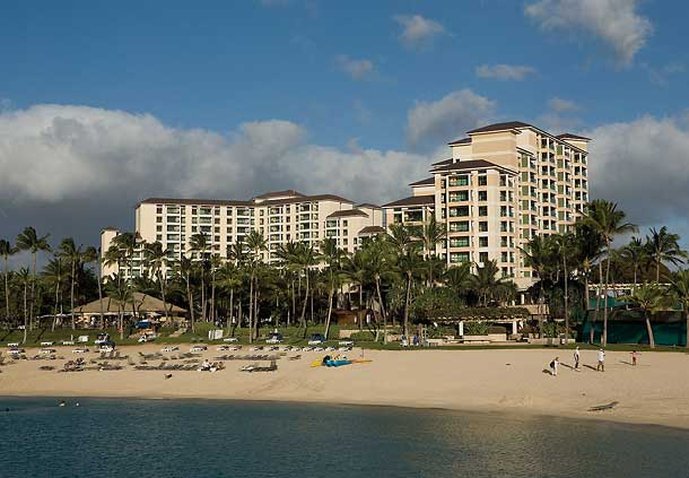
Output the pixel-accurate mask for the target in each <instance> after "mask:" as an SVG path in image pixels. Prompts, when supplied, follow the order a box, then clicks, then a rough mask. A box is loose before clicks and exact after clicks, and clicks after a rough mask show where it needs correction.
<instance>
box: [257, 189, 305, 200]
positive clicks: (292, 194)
mask: <svg viewBox="0 0 689 478" xmlns="http://www.w3.org/2000/svg"><path fill="white" fill-rule="evenodd" d="M295 196H301V197H304V196H305V195H304V194H302V193H300V192H299V191H295V190H294V189H285V190H284V191H271V192H267V193H265V194H261V195H259V196H255V197H254V199H273V198H282V197H295Z"/></svg>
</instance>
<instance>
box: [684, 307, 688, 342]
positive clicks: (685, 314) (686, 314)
mask: <svg viewBox="0 0 689 478" xmlns="http://www.w3.org/2000/svg"><path fill="white" fill-rule="evenodd" d="M684 309H685V311H684V318H685V322H686V328H687V330H686V331H685V332H686V334H687V342H686V343H685V344H684V346H685V347H686V348H688V349H689V309H687V306H686V305H685V306H684Z"/></svg>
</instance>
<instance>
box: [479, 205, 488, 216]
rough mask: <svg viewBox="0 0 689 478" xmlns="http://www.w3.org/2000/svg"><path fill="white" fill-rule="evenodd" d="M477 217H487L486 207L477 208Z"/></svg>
mask: <svg viewBox="0 0 689 478" xmlns="http://www.w3.org/2000/svg"><path fill="white" fill-rule="evenodd" d="M478 215H479V216H487V215H488V206H479V207H478Z"/></svg>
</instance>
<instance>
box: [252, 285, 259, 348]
mask: <svg viewBox="0 0 689 478" xmlns="http://www.w3.org/2000/svg"><path fill="white" fill-rule="evenodd" d="M258 323H259V320H258V277H254V332H253V333H254V339H255V340H258V325H259V324H258Z"/></svg>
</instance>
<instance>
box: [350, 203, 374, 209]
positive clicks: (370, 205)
mask: <svg viewBox="0 0 689 478" xmlns="http://www.w3.org/2000/svg"><path fill="white" fill-rule="evenodd" d="M354 207H356V208H360V207H367V208H370V209H380V206H378V205H376V204H373V203H370V202H362V203H361V204H357V205H356V206H354Z"/></svg>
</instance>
